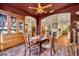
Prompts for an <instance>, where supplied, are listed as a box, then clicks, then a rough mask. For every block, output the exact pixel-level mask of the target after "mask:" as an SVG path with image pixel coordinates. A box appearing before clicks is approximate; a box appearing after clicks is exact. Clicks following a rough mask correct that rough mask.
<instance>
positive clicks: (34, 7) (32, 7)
mask: <svg viewBox="0 0 79 59" xmlns="http://www.w3.org/2000/svg"><path fill="white" fill-rule="evenodd" d="M28 8H30V9H37V8H35V7H28Z"/></svg>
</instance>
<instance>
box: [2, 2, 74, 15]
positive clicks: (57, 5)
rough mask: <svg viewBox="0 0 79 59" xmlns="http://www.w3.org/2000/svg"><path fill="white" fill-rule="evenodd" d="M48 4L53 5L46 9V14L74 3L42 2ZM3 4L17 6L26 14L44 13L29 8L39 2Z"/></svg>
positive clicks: (43, 4)
mask: <svg viewBox="0 0 79 59" xmlns="http://www.w3.org/2000/svg"><path fill="white" fill-rule="evenodd" d="M48 4H52V7H49V8H46V9H45V10H46V11H47V13H45V14H50V11H51V10H54V12H55V11H56V10H60V9H63V8H66V7H68V6H71V5H73V4H72V3H41V5H42V6H45V5H48ZM1 5H6V6H10V7H12V8H16V9H18V10H21V11H23V12H24V13H26V14H30V15H31V16H39V15H44V13H42V14H36V10H33V9H29V8H28V7H29V6H33V7H37V3H4V4H1ZM17 12H18V11H17ZM19 13H20V12H19ZM52 13H53V12H52Z"/></svg>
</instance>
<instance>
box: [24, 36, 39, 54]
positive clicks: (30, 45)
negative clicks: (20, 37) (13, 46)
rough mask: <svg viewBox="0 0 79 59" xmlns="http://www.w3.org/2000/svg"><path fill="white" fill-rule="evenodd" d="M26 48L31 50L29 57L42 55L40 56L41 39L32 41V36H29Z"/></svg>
mask: <svg viewBox="0 0 79 59" xmlns="http://www.w3.org/2000/svg"><path fill="white" fill-rule="evenodd" d="M25 46H26V47H27V49H28V50H29V56H31V55H40V54H39V39H33V40H32V39H31V37H30V35H27V43H25Z"/></svg>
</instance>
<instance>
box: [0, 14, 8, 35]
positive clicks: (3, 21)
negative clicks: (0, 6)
mask: <svg viewBox="0 0 79 59" xmlns="http://www.w3.org/2000/svg"><path fill="white" fill-rule="evenodd" d="M0 33H3V34H7V33H8V21H7V16H6V15H3V14H0Z"/></svg>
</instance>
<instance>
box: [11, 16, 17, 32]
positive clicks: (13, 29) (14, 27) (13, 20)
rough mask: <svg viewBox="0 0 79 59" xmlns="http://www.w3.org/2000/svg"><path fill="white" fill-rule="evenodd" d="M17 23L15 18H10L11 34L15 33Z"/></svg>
mask: <svg viewBox="0 0 79 59" xmlns="http://www.w3.org/2000/svg"><path fill="white" fill-rule="evenodd" d="M16 28H17V21H16V17H11V33H16Z"/></svg>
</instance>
